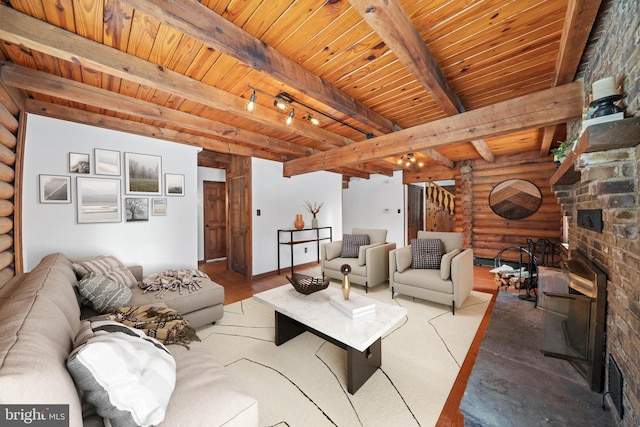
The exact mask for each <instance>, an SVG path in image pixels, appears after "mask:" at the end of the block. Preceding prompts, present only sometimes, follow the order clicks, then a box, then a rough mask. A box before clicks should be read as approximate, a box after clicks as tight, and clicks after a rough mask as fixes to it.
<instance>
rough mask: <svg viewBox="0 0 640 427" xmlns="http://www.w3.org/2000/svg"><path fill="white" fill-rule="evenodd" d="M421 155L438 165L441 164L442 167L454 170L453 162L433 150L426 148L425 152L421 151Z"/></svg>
mask: <svg viewBox="0 0 640 427" xmlns="http://www.w3.org/2000/svg"><path fill="white" fill-rule="evenodd" d="M420 153H422V154H424V155H425V156H428V157H430V158H432V159H433V160H434V161H435V162H436V163H439V164H441V165H442V166H446V167H448V168H453V165H454V163H453V160H451V159H450V158H448V157H447V156H445V155H444V154H441V153H440V152H439V151H436V150H434V149H433V148H425V149H424V150H420Z"/></svg>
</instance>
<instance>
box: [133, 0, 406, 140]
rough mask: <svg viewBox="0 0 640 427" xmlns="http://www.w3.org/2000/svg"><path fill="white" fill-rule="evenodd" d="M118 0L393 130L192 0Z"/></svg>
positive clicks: (345, 110) (383, 120)
mask: <svg viewBox="0 0 640 427" xmlns="http://www.w3.org/2000/svg"><path fill="white" fill-rule="evenodd" d="M121 1H122V2H123V3H125V4H127V5H129V6H131V7H133V8H134V9H136V11H140V12H142V13H145V14H147V15H149V16H151V17H153V18H154V19H156V20H158V21H159V22H161V23H163V24H165V25H168V26H169V27H171V28H174V29H177V30H178V31H180V32H181V33H183V34H185V35H187V36H189V37H192V38H193V39H195V40H198V41H200V42H202V43H204V44H205V45H207V46H211V47H213V48H214V49H217V50H219V51H220V52H222V53H224V54H225V55H228V56H230V57H232V58H235V59H237V60H238V61H241V62H243V63H244V64H247V65H249V66H250V67H252V68H254V69H256V70H259V71H261V72H263V73H265V74H267V75H269V76H271V77H272V78H274V79H276V80H278V81H281V82H283V83H285V84H287V85H288V86H290V87H293V88H295V89H296V90H299V91H300V92H301V93H304V94H306V95H308V96H310V97H312V98H314V99H316V100H318V101H320V102H322V103H323V104H326V105H328V106H330V107H332V108H334V109H336V110H337V111H341V112H342V113H344V114H346V115H348V116H350V117H352V118H354V119H356V120H358V121H360V122H361V123H364V124H366V125H367V126H371V127H372V128H374V129H377V130H378V131H379V132H382V133H388V132H393V131H394V130H396V125H395V124H394V123H392V122H391V121H390V120H388V119H386V118H385V117H383V116H381V115H380V114H378V113H377V112H375V111H374V110H372V109H370V108H369V107H367V106H366V105H364V104H362V103H361V102H360V101H358V100H356V99H354V98H352V97H351V96H349V95H347V94H346V93H344V92H343V91H341V90H339V89H337V88H336V87H334V86H332V85H331V84H329V83H327V82H326V81H324V80H322V79H321V78H320V77H319V76H317V75H315V74H313V73H312V72H311V71H309V70H307V69H305V68H304V67H302V66H301V65H299V64H298V63H296V62H294V61H292V60H290V59H289V58H287V57H286V56H285V55H283V54H282V53H280V52H279V51H277V50H275V49H274V48H272V47H270V46H268V45H267V44H265V43H263V42H262V41H261V40H260V39H258V38H256V37H254V36H252V35H251V34H249V33H247V32H245V31H244V30H242V29H241V28H240V27H237V26H236V25H234V24H233V23H232V22H230V21H228V20H226V19H225V18H223V17H222V16H220V15H218V14H217V13H215V12H214V11H213V10H211V9H209V8H208V7H206V6H204V5H202V4H200V3H199V2H197V1H195V0H186V1H183V2H175V1H171V0H121Z"/></svg>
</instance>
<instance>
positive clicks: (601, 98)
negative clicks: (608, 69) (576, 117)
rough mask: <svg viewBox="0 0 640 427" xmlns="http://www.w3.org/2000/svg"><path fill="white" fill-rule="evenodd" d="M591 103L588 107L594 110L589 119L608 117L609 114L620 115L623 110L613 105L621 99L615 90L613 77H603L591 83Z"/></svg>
mask: <svg viewBox="0 0 640 427" xmlns="http://www.w3.org/2000/svg"><path fill="white" fill-rule="evenodd" d="M591 87H592V91H593V101H591V102H590V103H589V107H591V108H596V110H595V111H594V112H593V115H592V116H591V117H602V116H608V115H609V114H615V113H621V112H623V111H624V110H623V109H622V108H620V107H618V106H617V105H615V104H614V102H616V101H620V100H621V99H622V95H620V94H619V93H618V91H617V90H616V83H615V79H614V78H613V77H605V78H603V79H600V80H597V81H595V82H593V85H592V86H591Z"/></svg>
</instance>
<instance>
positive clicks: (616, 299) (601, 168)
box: [551, 117, 640, 416]
mask: <svg viewBox="0 0 640 427" xmlns="http://www.w3.org/2000/svg"><path fill="white" fill-rule="evenodd" d="M638 144H640V117H632V118H628V119H623V120H618V121H614V122H609V123H601V124H597V125H592V126H590V127H588V128H587V129H586V130H585V132H584V133H583V135H582V136H581V137H580V140H579V141H578V144H577V146H576V148H575V150H574V151H575V152H571V153H570V154H569V156H567V159H566V160H565V161H564V162H563V164H562V165H561V166H560V168H559V169H558V170H557V171H556V173H555V175H554V176H553V177H552V178H551V186H552V189H553V190H554V192H555V193H556V196H557V197H558V200H559V202H560V204H561V205H562V210H563V212H564V214H565V215H566V216H568V217H570V222H569V224H570V225H569V249H570V251H572V252H573V251H574V250H575V251H579V252H581V253H582V254H584V255H585V256H586V257H587V258H588V259H589V260H590V261H591V262H593V263H594V264H595V265H597V266H598V267H599V268H600V269H601V270H602V271H604V273H605V274H606V276H607V279H608V281H607V287H606V298H607V311H606V341H605V344H604V349H603V354H604V355H606V357H605V358H603V360H607V361H608V364H610V363H611V362H610V360H611V359H612V358H613V359H615V362H616V363H617V365H618V366H617V368H619V371H620V374H621V376H622V378H624V389H623V396H622V404H623V406H624V407H625V408H638V405H639V402H640V396H639V395H638V394H637V393H638V390H640V364H638V359H637V354H638V348H640V335H639V329H640V327H639V325H640V238H639V236H638V227H639V225H640V221H639V211H640V191H639V187H640V184H639V181H638V169H639V168H640V146H639V145H638ZM598 218H599V219H600V220H601V223H600V224H594V226H591V225H592V224H593V223H594V222H597V219H598ZM609 371H610V367H609V366H607V369H606V370H605V372H608V373H609ZM608 375H610V374H608ZM608 375H607V378H606V379H605V390H604V391H605V392H606V391H609V390H610V388H609V387H611V384H612V383H611V381H610V380H611V379H610V378H608ZM630 415H631V414H630ZM635 416H638V414H635Z"/></svg>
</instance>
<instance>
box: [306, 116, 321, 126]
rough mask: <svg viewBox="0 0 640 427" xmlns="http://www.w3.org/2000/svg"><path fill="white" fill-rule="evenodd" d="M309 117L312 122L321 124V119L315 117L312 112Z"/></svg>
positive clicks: (315, 124)
mask: <svg viewBox="0 0 640 427" xmlns="http://www.w3.org/2000/svg"><path fill="white" fill-rule="evenodd" d="M307 119H308V120H309V121H310V122H311V124H312V125H314V126H318V125H319V124H320V120H319V119H317V118H315V117H313V116H312V115H311V114H309V116H308V117H307Z"/></svg>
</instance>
